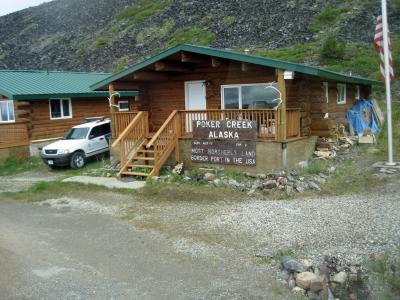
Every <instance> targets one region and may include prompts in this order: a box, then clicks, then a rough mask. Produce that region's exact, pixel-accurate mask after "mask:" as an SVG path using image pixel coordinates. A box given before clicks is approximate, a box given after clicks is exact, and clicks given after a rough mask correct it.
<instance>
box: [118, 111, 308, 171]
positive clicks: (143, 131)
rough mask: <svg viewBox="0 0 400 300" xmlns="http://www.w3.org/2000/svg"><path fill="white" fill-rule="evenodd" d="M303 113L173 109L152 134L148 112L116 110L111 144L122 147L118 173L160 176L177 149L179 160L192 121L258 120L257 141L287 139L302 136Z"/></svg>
mask: <svg viewBox="0 0 400 300" xmlns="http://www.w3.org/2000/svg"><path fill="white" fill-rule="evenodd" d="M300 115H301V113H300V109H297V108H296V109H287V110H286V111H285V115H284V116H282V110H274V109H223V110H219V109H211V110H210V109H209V110H174V111H173V112H172V113H171V114H170V116H169V117H168V118H167V120H166V121H165V122H164V124H163V125H162V126H161V127H160V128H159V129H158V130H157V132H155V133H151V132H150V131H149V127H150V126H149V121H151V120H150V119H149V113H148V112H147V111H141V112H124V113H114V114H113V115H112V120H113V137H114V143H113V145H112V147H115V146H117V145H119V147H120V162H121V170H120V172H119V176H122V175H136V176H154V175H157V174H158V172H159V170H160V169H161V167H162V165H163V164H164V163H165V162H166V160H167V159H168V157H169V156H170V155H171V153H172V152H173V151H174V150H176V151H175V155H176V161H179V155H180V154H179V139H181V138H183V137H184V138H189V137H190V136H192V132H193V128H192V121H196V120H207V121H210V120H213V121H218V120H221V121H222V120H251V121H255V122H256V123H257V126H258V140H263V141H268V140H269V141H280V142H284V141H287V139H294V138H298V137H300ZM283 120H286V123H284V122H283ZM282 130H284V131H283V132H282ZM135 170H138V171H135ZM143 170H145V171H143Z"/></svg>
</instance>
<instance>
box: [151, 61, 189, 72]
mask: <svg viewBox="0 0 400 300" xmlns="http://www.w3.org/2000/svg"><path fill="white" fill-rule="evenodd" d="M154 70H155V71H157V72H160V71H164V72H192V71H193V67H192V66H188V65H182V64H180V63H173V62H163V61H158V62H156V63H155V64H154Z"/></svg>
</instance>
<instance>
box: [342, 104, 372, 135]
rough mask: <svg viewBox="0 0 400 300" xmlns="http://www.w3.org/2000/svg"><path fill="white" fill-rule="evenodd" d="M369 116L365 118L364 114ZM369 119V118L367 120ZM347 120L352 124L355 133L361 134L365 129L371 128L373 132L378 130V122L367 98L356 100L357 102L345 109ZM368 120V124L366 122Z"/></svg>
mask: <svg viewBox="0 0 400 300" xmlns="http://www.w3.org/2000/svg"><path fill="white" fill-rule="evenodd" d="M366 114H367V115H369V116H370V117H369V118H365V115H366ZM368 119H369V120H368ZM347 121H348V122H349V124H351V125H352V126H353V129H354V132H355V133H356V134H357V135H362V134H363V133H364V131H365V129H371V132H372V133H373V134H375V133H377V132H378V129H379V128H378V122H377V121H376V117H375V114H374V111H373V108H372V102H371V100H369V99H363V100H358V101H357V103H356V104H355V105H354V106H353V107H352V108H350V109H349V110H348V111H347ZM368 121H369V124H368V123H367V122H368Z"/></svg>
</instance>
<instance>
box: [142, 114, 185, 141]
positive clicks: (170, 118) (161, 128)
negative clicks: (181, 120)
mask: <svg viewBox="0 0 400 300" xmlns="http://www.w3.org/2000/svg"><path fill="white" fill-rule="evenodd" d="M177 113H178V111H177V110H174V111H173V112H172V113H171V114H170V115H169V117H168V119H167V120H166V121H165V122H164V124H163V125H162V126H161V127H160V129H158V131H157V132H156V134H155V135H154V136H153V138H152V139H151V140H150V142H148V143H147V146H146V147H147V148H150V147H152V146H154V142H155V141H156V140H157V139H158V138H159V136H160V135H161V133H162V132H163V131H164V130H165V128H166V127H167V126H168V124H169V123H170V122H171V120H172V119H173V118H174V117H175V116H176V114H177Z"/></svg>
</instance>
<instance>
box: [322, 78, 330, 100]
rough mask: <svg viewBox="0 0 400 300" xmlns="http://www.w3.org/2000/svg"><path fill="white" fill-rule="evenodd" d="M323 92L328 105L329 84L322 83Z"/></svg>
mask: <svg viewBox="0 0 400 300" xmlns="http://www.w3.org/2000/svg"><path fill="white" fill-rule="evenodd" d="M322 91H323V93H324V97H325V100H326V103H329V83H328V82H323V83H322Z"/></svg>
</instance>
